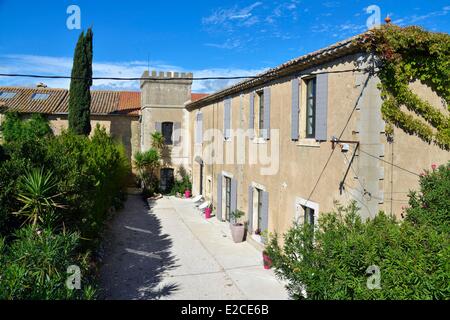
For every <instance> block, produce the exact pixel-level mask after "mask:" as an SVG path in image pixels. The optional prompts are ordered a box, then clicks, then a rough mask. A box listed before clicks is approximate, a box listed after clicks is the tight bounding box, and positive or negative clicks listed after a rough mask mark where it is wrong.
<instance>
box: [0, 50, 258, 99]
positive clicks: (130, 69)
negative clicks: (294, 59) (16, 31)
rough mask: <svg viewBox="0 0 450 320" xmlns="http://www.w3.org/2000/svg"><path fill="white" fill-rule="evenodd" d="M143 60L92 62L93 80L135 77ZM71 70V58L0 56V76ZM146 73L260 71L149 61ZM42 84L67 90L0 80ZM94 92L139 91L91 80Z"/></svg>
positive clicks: (213, 83) (59, 83) (211, 83)
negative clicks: (192, 67) (205, 67)
mask: <svg viewBox="0 0 450 320" xmlns="http://www.w3.org/2000/svg"><path fill="white" fill-rule="evenodd" d="M147 68H148V62H146V61H127V62H94V63H93V73H94V77H126V78H138V77H140V76H141V75H142V73H143V72H144V71H145V70H147ZM71 69H72V58H69V57H50V56H36V55H20V54H9V55H0V73H18V74H42V75H63V76H69V75H70V73H71ZM150 70H158V71H177V72H186V71H189V72H193V73H194V76H195V77H225V76H229V77H233V76H253V75H255V74H257V73H260V72H262V70H261V69H254V70H253V69H250V70H246V69H239V68H211V69H200V70H185V69H183V68H181V67H178V66H174V65H170V64H166V63H164V62H162V61H153V62H150ZM237 81H239V80H205V81H194V83H193V85H192V90H193V91H194V92H214V91H217V90H220V89H222V88H224V87H226V86H229V85H232V84H234V83H236V82H237ZM39 82H44V83H45V84H47V85H48V86H49V87H51V88H66V89H67V88H69V85H70V80H68V79H36V78H22V77H17V78H16V77H0V85H1V86H27V87H34V86H35V85H36V84H37V83H39ZM92 89H94V90H133V91H134V90H139V81H115V80H94V84H93V87H92Z"/></svg>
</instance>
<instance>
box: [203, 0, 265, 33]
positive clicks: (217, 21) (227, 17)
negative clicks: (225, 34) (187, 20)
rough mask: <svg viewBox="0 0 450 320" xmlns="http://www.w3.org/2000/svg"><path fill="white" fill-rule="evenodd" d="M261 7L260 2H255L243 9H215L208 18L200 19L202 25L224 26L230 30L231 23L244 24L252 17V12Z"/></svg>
mask: <svg viewBox="0 0 450 320" xmlns="http://www.w3.org/2000/svg"><path fill="white" fill-rule="evenodd" d="M260 5H262V2H255V3H253V4H251V5H249V6H247V7H245V8H238V7H237V6H235V7H233V8H231V9H222V8H220V9H217V10H215V11H214V12H213V14H211V15H210V16H208V17H205V18H203V19H202V23H203V24H204V25H226V26H227V27H228V28H231V27H232V26H231V24H232V23H231V22H232V21H233V20H237V21H238V23H241V22H245V21H246V20H248V19H249V18H251V17H252V16H253V13H252V11H253V10H254V9H256V8H257V7H259V6H260Z"/></svg>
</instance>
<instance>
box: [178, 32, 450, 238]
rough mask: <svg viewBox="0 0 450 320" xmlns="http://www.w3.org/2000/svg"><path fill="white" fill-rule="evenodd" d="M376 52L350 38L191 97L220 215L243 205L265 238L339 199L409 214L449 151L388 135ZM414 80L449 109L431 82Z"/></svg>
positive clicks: (197, 189) (201, 161)
mask: <svg viewBox="0 0 450 320" xmlns="http://www.w3.org/2000/svg"><path fill="white" fill-rule="evenodd" d="M374 59H375V58H374V57H373V56H371V55H369V54H367V53H365V52H362V51H361V49H360V48H359V47H358V46H357V45H356V44H355V42H354V41H353V39H349V40H346V41H343V42H339V43H337V44H335V45H332V46H330V47H327V48H325V49H322V50H319V51H316V52H313V53H311V54H307V55H305V56H301V57H299V58H296V59H293V60H291V61H288V62H286V63H284V64H282V65H280V66H278V67H276V68H273V69H270V70H268V71H267V72H265V73H263V74H261V75H259V77H257V78H255V79H250V80H246V81H243V82H240V83H238V84H236V85H234V86H231V87H229V88H225V89H223V90H220V91H218V92H216V93H213V94H211V95H209V96H207V97H205V98H203V99H200V100H198V101H196V102H192V103H189V104H187V105H186V109H187V110H188V111H189V121H190V124H189V125H188V126H189V128H191V129H190V133H191V135H190V139H191V150H190V155H191V156H190V159H191V169H192V177H193V193H194V194H199V193H201V194H203V195H204V196H205V197H206V198H207V199H209V200H210V201H211V202H212V204H213V206H214V212H215V214H216V217H217V218H218V219H219V220H221V221H230V217H231V213H232V212H233V211H234V210H236V209H240V210H242V211H244V212H245V220H246V221H247V222H248V232H249V236H248V237H247V241H250V242H253V243H254V244H256V245H257V246H260V245H261V246H262V243H263V238H261V236H260V234H261V233H263V232H264V231H268V232H278V233H280V234H282V233H284V232H286V231H287V229H288V228H289V227H290V226H292V224H293V222H294V221H297V222H300V223H312V224H316V223H317V220H318V218H319V213H323V212H329V211H331V210H333V209H334V206H335V201H338V202H340V203H341V204H347V203H349V202H350V201H353V200H354V201H356V202H357V205H358V206H359V207H360V208H361V210H360V213H361V215H362V216H363V217H364V218H370V217H374V216H375V215H376V214H377V213H378V212H379V211H380V210H384V211H385V212H387V213H392V214H395V215H397V216H401V214H402V207H403V206H407V203H408V198H407V195H408V192H409V190H411V189H417V188H418V176H419V174H420V173H421V172H423V170H424V169H427V168H430V167H431V165H432V164H438V165H439V164H445V163H446V162H447V161H449V160H450V153H449V152H448V151H444V150H442V149H440V148H439V147H437V146H436V145H433V144H428V143H426V142H424V141H422V140H421V139H419V138H418V137H417V136H413V135H408V134H406V133H405V132H403V131H402V130H401V129H398V128H395V132H394V139H393V141H390V140H388V139H387V137H386V135H385V132H384V130H385V123H384V121H383V119H382V114H381V105H382V99H381V96H380V91H379V89H378V88H377V85H378V84H379V78H378V77H377V76H376V74H375V73H373V71H375V63H374ZM411 87H412V89H413V91H414V92H415V93H416V94H418V95H419V96H420V97H421V98H422V99H425V100H426V101H429V102H430V103H431V104H432V105H433V106H435V107H436V108H439V109H440V110H441V111H442V112H443V113H446V114H448V109H447V106H446V104H445V103H444V102H443V101H442V99H440V98H439V97H438V96H437V95H436V94H435V93H434V92H433V91H432V90H431V89H430V88H428V87H427V86H425V85H423V84H421V83H419V82H415V83H412V84H411Z"/></svg>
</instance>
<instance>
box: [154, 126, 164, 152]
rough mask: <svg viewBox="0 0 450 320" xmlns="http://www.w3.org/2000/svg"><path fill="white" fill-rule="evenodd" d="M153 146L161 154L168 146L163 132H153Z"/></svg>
mask: <svg viewBox="0 0 450 320" xmlns="http://www.w3.org/2000/svg"><path fill="white" fill-rule="evenodd" d="M151 136H152V148H153V149H156V150H157V151H158V152H159V154H160V155H161V154H162V152H163V150H164V148H165V147H166V143H165V139H164V136H163V134H162V133H161V132H158V131H155V132H153V133H152V135H151Z"/></svg>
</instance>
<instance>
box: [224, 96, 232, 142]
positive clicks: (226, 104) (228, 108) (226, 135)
mask: <svg viewBox="0 0 450 320" xmlns="http://www.w3.org/2000/svg"><path fill="white" fill-rule="evenodd" d="M230 113H231V99H226V100H225V101H224V115H223V130H224V138H225V139H229V138H230V128H231V114H230Z"/></svg>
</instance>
